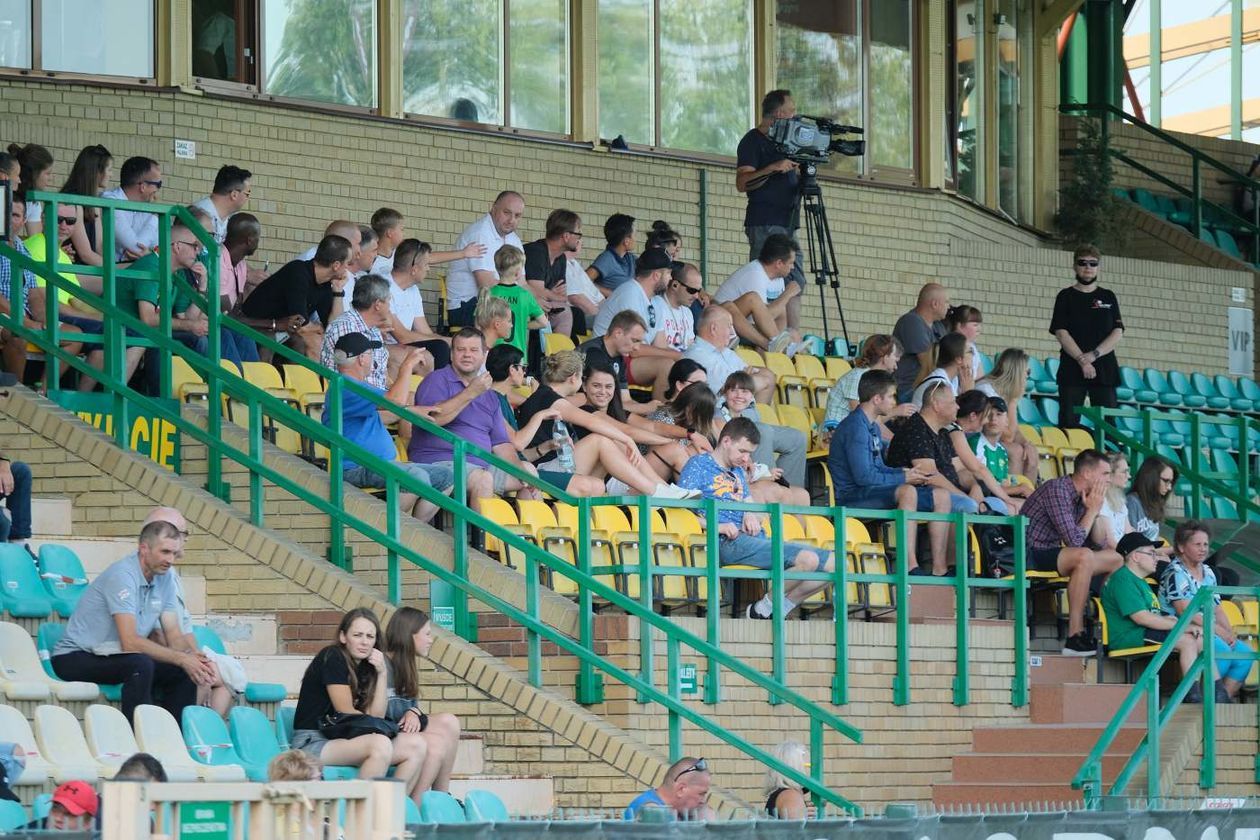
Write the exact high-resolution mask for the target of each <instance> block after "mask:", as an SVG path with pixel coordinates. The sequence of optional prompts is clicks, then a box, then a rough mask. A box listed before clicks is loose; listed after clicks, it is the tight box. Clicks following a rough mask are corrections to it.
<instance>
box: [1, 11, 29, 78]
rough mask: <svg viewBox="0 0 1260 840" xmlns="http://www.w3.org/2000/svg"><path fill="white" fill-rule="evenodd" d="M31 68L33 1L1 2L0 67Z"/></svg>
mask: <svg viewBox="0 0 1260 840" xmlns="http://www.w3.org/2000/svg"><path fill="white" fill-rule="evenodd" d="M30 66H31V0H0V67H18V68H21V69H23V70H29V69H30Z"/></svg>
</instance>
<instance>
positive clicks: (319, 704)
mask: <svg viewBox="0 0 1260 840" xmlns="http://www.w3.org/2000/svg"><path fill="white" fill-rule="evenodd" d="M380 629H381V625H380V622H379V621H378V620H377V618H376V614H375V613H373V612H372V611H371V610H369V609H365V608H363V607H359V608H357V609H353V610H351V611H350V612H348V613H346V614H345V616H344V617H343V618H342V619H341V624H340V625H339V626H338V628H337V643H336V644H332V645H329V646H328V647H326V648H324V649H323V650H321V651H320V652H319V653H317V654H316V655H315V658H314V659H313V660H311V664H310V665H308V666H307V668H306V673H304V674H303V675H302V687H301V688H300V689H299V691H298V704H297V711H296V712H295V714H294V716H293V740H292V743H291V746H292V747H293V749H295V750H302V751H303V752H306V753H309V754H310V755H312V756H314V757H315V758H316V759H317V760H318V761H319V762H320V764H322V765H325V766H327V765H330V764H337V765H349V766H352V767H354V766H357V767H358V768H359V778H360V779H374V778H377V777H380V776H384V775H385V774H386V772H387V771H388V770H389V768H390V767H391V766H392V767H394V768H395V770H394V778H396V779H399V780H401V781H402V782H403V783H404V784H405V785H406V786H407V795H408V796H411V797H412V798H413V799H416V800H417V804H419V797H420V795H421V794H422V793H423V792H424V791H423V790H420V789H419V787H418V785H417V782H418V781H419V778H420V771H421V769H422V767H423V765H424V759H425V752H426V749H427V744H426V742H425V741H424V739H422V738H421V737H419V735H417V734H408V733H402V732H400V733H399V734H398V735H396V736H395V737H394V739H393V740H390V738H388V737H387V736H385V735H360V736H359V737H357V738H337V739H335V740H329V739H328V738H326V737H325V736H324V735H323V733H321V732H320V731H319V729H320V722H321V721H322V720H323V719H324V716H325V715H328V714H331V713H333V712H341V713H343V714H355V713H362V714H368V715H373V716H374V717H384V716H385V713H386V710H387V694H386V680H385V673H384V672H385V655H384V654H383V653H381V650H380V648H379V647H378V639H379V637H380Z"/></svg>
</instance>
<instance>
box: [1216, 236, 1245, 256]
mask: <svg viewBox="0 0 1260 840" xmlns="http://www.w3.org/2000/svg"><path fill="white" fill-rule="evenodd" d="M1216 245H1217V247H1218V248H1220V249H1221V250H1222V251H1224V252H1225V253H1227V254H1229V255H1230V256H1231V257H1233V258H1234V259H1236V260H1238V261H1239V262H1246V261H1247V258H1246V257H1244V256H1243V253H1242V250H1241V249H1240V248H1239V247H1238V243H1237V242H1235V241H1234V235H1233V234H1232V233H1230V232H1229V231H1227V230H1221V229H1219V228H1218V229H1217V231H1216Z"/></svg>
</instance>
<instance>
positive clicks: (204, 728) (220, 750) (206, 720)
mask: <svg viewBox="0 0 1260 840" xmlns="http://www.w3.org/2000/svg"><path fill="white" fill-rule="evenodd" d="M181 717H182V720H181V721H180V729H181V730H182V732H183V735H184V745H185V746H186V747H188V754H189V755H191V756H192V757H193V759H194V760H195V761H197V762H198V763H199V764H208V765H210V766H211V767H217V766H222V765H225V764H232V765H236V766H237V767H244V768H245V775H246V777H247V778H248V779H249V780H250V781H251V782H265V781H267V768H266V766H265V765H264V766H263V767H261V768H259V767H257V766H255V767H253V768H251V767H249V766H247V765H246V764H245V762H244V761H242V760H241V757H240V755H239V754H237V752H236V747H235V746H234V745H233V743H232V738H231V736H230V735H228V730H227V726H226V725H224V723H223V718H221V717H219V714H218V712H216V711H215V710H214V709H211V708H208V707H206V706H185V707H184V711H183V714H182V716H181Z"/></svg>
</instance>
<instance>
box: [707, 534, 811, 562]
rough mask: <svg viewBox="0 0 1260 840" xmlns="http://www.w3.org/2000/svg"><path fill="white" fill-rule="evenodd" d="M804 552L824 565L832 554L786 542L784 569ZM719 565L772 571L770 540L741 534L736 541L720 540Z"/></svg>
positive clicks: (723, 538) (724, 538)
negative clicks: (807, 552) (813, 555)
mask: <svg viewBox="0 0 1260 840" xmlns="http://www.w3.org/2000/svg"><path fill="white" fill-rule="evenodd" d="M802 551H812V552H814V553H815V554H817V555H818V556H819V559H820V561H821V562H822V563H825V562H826V559H827V558H828V557H829V556H830V554H831V552H829V551H823V550H821V549H817V548H815V547H814V546H812V545H802V544H801V543H793V542H785V543H784V544H783V568H785V569H786V568H789V567H791V565H792V561H793V560H794V559H796V555H797V554H799V553H801V552H802ZM718 563H719V564H720V565H723V566H752V567H753V568H755V569H764V570H767V571H768V570H769V569H770V540H769V538H767V537H754V536H751V535H749V534H740V535H739V536H737V537H735V539H733V540H732V539H727V538H726V537H721V538H719V539H718Z"/></svg>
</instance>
